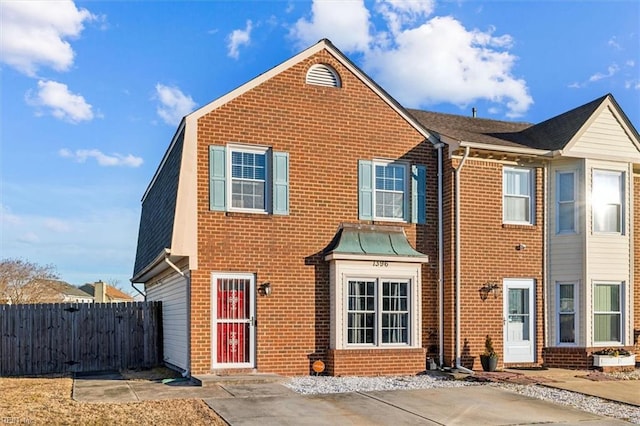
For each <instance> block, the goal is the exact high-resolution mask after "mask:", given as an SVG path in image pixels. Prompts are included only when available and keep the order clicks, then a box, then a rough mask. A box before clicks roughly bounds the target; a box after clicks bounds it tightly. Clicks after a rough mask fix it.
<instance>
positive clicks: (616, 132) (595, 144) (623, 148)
mask: <svg viewBox="0 0 640 426" xmlns="http://www.w3.org/2000/svg"><path fill="white" fill-rule="evenodd" d="M566 155H568V156H575V157H583V158H603V157H607V158H611V159H616V160H619V161H623V162H630V161H633V162H639V161H640V152H638V148H637V147H636V146H635V145H634V144H633V142H632V140H631V137H630V135H629V134H628V133H627V132H626V131H625V129H624V127H623V126H622V125H621V122H620V121H619V120H618V119H617V118H616V116H615V114H614V113H613V112H612V110H611V109H610V108H609V107H607V108H604V109H603V110H602V111H601V112H600V114H599V115H598V116H597V117H596V118H595V119H594V120H593V122H592V123H591V125H590V126H589V127H588V128H587V129H586V130H585V132H584V133H583V134H582V135H581V136H580V138H579V139H578V140H577V141H576V143H575V145H573V146H572V147H571V148H570V149H569V150H568V151H567V153H566Z"/></svg>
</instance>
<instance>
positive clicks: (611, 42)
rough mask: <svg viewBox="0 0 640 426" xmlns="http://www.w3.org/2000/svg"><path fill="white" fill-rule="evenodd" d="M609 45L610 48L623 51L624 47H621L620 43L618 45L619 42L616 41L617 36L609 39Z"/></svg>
mask: <svg viewBox="0 0 640 426" xmlns="http://www.w3.org/2000/svg"><path fill="white" fill-rule="evenodd" d="M607 45H608V46H609V47H612V48H613V49H615V50H622V46H620V43H618V40H616V37H615V36H613V37H611V38H610V39H609V41H608V42H607Z"/></svg>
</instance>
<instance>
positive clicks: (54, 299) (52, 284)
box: [23, 280, 93, 303]
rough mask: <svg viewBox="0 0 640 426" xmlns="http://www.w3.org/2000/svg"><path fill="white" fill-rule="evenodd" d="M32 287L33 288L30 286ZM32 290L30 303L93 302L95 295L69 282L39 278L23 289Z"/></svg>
mask: <svg viewBox="0 0 640 426" xmlns="http://www.w3.org/2000/svg"><path fill="white" fill-rule="evenodd" d="M29 287H31V288H29ZM23 291H25V292H31V293H32V297H30V299H31V302H29V303H91V302H93V296H91V295H90V294H87V293H86V292H84V291H82V290H80V289H79V288H78V287H75V286H73V285H71V284H69V283H67V282H64V281H60V280H39V281H37V282H35V283H33V284H32V285H27V286H25V289H24V290H23Z"/></svg>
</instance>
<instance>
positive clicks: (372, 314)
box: [347, 278, 410, 346]
mask: <svg viewBox="0 0 640 426" xmlns="http://www.w3.org/2000/svg"><path fill="white" fill-rule="evenodd" d="M347 298H348V302H347V344H349V345H370V346H384V345H409V344H410V341H409V340H410V339H409V336H410V333H409V332H410V330H409V324H410V309H409V306H410V281H409V280H398V279H386V278H385V279H383V278H379V279H352V280H348V295H347Z"/></svg>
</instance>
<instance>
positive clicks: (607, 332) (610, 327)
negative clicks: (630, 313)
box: [593, 283, 623, 345]
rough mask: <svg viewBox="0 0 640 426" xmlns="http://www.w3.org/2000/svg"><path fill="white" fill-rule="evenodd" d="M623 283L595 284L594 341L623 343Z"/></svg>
mask: <svg viewBox="0 0 640 426" xmlns="http://www.w3.org/2000/svg"><path fill="white" fill-rule="evenodd" d="M622 288H623V286H622V283H595V284H594V285H593V342H594V343H595V344H596V345H598V344H599V345H608V344H622Z"/></svg>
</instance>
